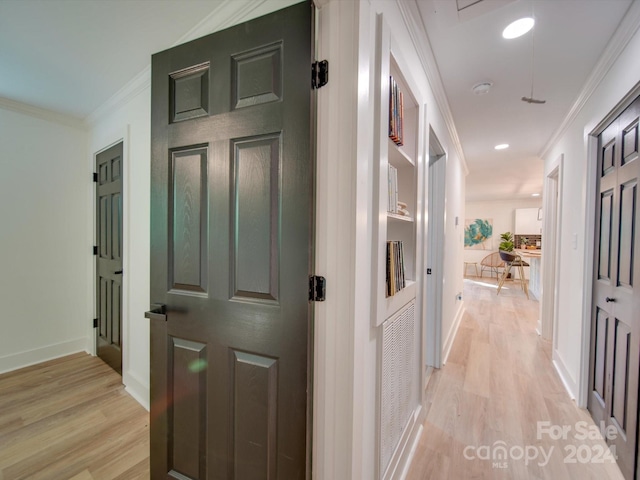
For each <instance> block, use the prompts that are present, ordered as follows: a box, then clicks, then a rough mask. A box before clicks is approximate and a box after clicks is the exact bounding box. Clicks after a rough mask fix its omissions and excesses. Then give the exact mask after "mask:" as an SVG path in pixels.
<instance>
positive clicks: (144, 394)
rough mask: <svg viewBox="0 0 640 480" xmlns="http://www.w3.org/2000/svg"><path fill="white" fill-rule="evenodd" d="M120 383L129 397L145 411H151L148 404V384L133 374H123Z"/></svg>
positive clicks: (129, 372)
mask: <svg viewBox="0 0 640 480" xmlns="http://www.w3.org/2000/svg"><path fill="white" fill-rule="evenodd" d="M122 383H124V385H125V390H126V391H127V393H128V394H129V395H131V396H132V397H133V398H134V399H135V400H136V401H137V402H138V403H139V404H140V405H142V406H143V407H144V408H145V409H146V410H147V411H150V410H151V404H150V402H149V392H150V388H149V382H144V381H143V380H142V379H140V378H139V377H138V376H137V375H135V374H134V373H133V372H131V371H128V372H123V376H122Z"/></svg>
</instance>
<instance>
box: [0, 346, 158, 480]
mask: <svg viewBox="0 0 640 480" xmlns="http://www.w3.org/2000/svg"><path fill="white" fill-rule="evenodd" d="M148 478H149V414H148V412H147V411H146V410H145V409H144V408H143V407H141V406H140V405H139V404H138V403H137V402H136V401H135V400H134V399H133V398H132V397H130V396H129V395H128V394H127V393H126V392H125V391H124V389H123V386H122V378H121V377H120V376H119V375H118V374H117V373H115V372H114V371H113V370H111V369H110V368H109V367H108V366H107V365H106V364H104V363H103V362H102V361H101V360H99V359H98V358H95V357H91V356H89V355H87V354H84V353H83V354H76V355H71V356H68V357H64V358H60V359H57V360H52V361H50V362H46V363H43V364H39V365H35V366H33V367H28V368H24V369H21V370H17V371H14V372H10V373H6V374H3V375H0V480H17V479H33V480H36V479H42V480H68V479H73V480H107V479H109V480H112V479H118V480H124V479H148Z"/></svg>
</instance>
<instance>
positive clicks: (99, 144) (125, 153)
mask: <svg viewBox="0 0 640 480" xmlns="http://www.w3.org/2000/svg"><path fill="white" fill-rule="evenodd" d="M120 142H122V177H123V178H122V270H124V275H123V276H122V297H121V300H122V332H121V335H122V383H123V384H124V385H125V386H126V385H127V375H128V373H129V354H130V348H129V346H130V342H129V275H127V272H129V271H130V269H129V126H128V125H127V126H126V127H125V128H123V129H119V130H117V131H115V132H112V133H111V134H110V135H106V136H104V137H103V138H100V139H98V140H97V141H96V142H94V143H93V144H92V151H93V154H92V155H91V171H92V172H95V168H96V157H97V156H98V154H100V153H102V152H104V151H105V150H107V149H109V148H111V147H113V146H114V145H117V144H118V143H120ZM91 195H92V198H91V204H92V205H93V213H92V215H93V222H92V233H91V238H93V245H97V244H98V239H97V238H96V231H97V229H96V227H97V215H96V212H97V204H96V184H95V183H94V184H93V188H92V189H91ZM96 273H97V268H96V258H94V259H93V262H92V280H91V283H92V284H93V292H92V294H93V318H97V315H98V304H97V303H98V298H97V296H96V289H97V286H96V278H97V276H96ZM91 330H92V332H91V335H89V338H92V339H93V341H92V342H91V349H92V351H91V352H90V353H91V355H93V356H96V355H97V353H98V329H97V328H93V327H92V328H91ZM136 398H137V397H136Z"/></svg>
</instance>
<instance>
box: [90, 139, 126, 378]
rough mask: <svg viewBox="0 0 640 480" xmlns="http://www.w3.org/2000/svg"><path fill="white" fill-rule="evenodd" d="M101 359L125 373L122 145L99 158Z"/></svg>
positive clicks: (97, 194)
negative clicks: (123, 337) (123, 350)
mask: <svg viewBox="0 0 640 480" xmlns="http://www.w3.org/2000/svg"><path fill="white" fill-rule="evenodd" d="M96 172H97V174H98V183H97V186H96V210H97V212H96V230H97V231H96V238H97V242H98V258H97V262H96V272H97V273H96V289H97V292H96V298H97V310H98V356H99V357H100V358H101V359H102V360H104V361H105V362H106V363H108V364H109V365H110V366H111V368H113V369H114V370H115V371H117V372H118V373H120V374H122V143H119V144H117V145H114V146H113V147H111V148H108V149H107V150H105V151H103V152H101V153H99V154H98V155H97V156H96Z"/></svg>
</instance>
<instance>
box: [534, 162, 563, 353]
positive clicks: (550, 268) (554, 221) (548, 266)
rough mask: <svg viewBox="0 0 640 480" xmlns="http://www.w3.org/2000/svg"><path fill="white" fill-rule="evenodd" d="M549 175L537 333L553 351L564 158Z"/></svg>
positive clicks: (546, 181)
mask: <svg viewBox="0 0 640 480" xmlns="http://www.w3.org/2000/svg"><path fill="white" fill-rule="evenodd" d="M550 168H551V171H550V172H549V173H548V174H547V176H546V178H545V185H544V197H543V212H544V216H543V220H542V223H543V227H542V231H543V232H544V236H543V239H542V241H543V250H544V256H543V257H542V299H541V305H540V317H539V319H538V333H540V335H541V336H542V337H543V338H546V339H549V340H551V339H553V348H554V350H555V349H556V347H557V345H556V339H555V336H556V335H555V332H556V330H557V329H556V325H557V321H558V285H560V268H559V255H558V254H559V251H560V239H561V238H562V190H563V171H564V154H561V155H560V157H558V159H557V160H556V161H555V162H554V163H553V164H551V167H550Z"/></svg>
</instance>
